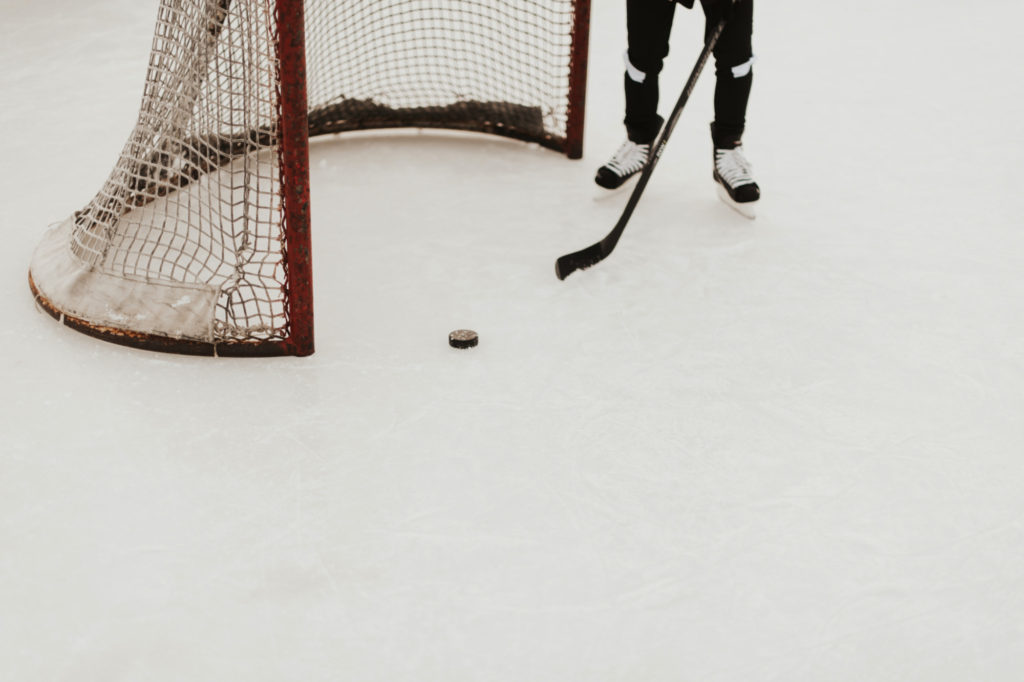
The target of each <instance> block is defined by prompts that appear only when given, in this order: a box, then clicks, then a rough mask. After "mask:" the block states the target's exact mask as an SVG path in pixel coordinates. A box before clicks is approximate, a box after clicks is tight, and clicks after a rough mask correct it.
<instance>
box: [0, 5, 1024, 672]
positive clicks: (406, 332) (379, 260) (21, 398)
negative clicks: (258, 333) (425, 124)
mask: <svg viewBox="0 0 1024 682" xmlns="http://www.w3.org/2000/svg"><path fill="white" fill-rule="evenodd" d="M0 13H2V16H3V19H4V21H3V22H0V95H2V97H0V101H2V103H3V106H2V107H0V122H2V124H3V130H4V131H5V132H6V136H5V144H4V158H5V163H3V164H2V165H0V169H2V170H0V173H2V182H0V192H2V194H3V201H2V206H3V212H2V221H3V225H4V228H5V229H4V234H5V236H6V238H7V245H6V248H4V249H3V250H2V252H0V263H2V266H3V267H2V269H0V274H2V277H3V279H2V284H3V291H4V292H5V295H4V296H2V297H0V306H2V312H0V314H2V316H3V319H5V320H7V326H6V327H5V328H4V329H3V330H2V331H0V343H2V349H0V351H2V352H0V355H2V358H3V360H2V363H3V368H4V370H3V380H4V383H3V407H4V409H3V410H2V412H0V438H2V441H0V451H2V455H0V679H2V680H18V681H19V682H35V681H37V680H38V681H42V680H46V681H47V682H50V681H68V682H71V681H74V682H81V681H87V682H92V681H97V682H98V681H100V680H102V681H104V682H109V681H111V680H125V681H129V680H130V681H132V682H136V681H138V680H147V681H153V682H172V681H173V682H180V681H181V680H189V681H190V682H198V681H203V682H207V681H208V682H214V681H216V682H222V681H224V680H247V681H248V682H269V681H278V680H281V681H288V682H292V681H296V680H302V681H303V682H319V681H327V680H332V681H333V680H360V681H361V682H369V681H373V680H380V681H382V682H383V681H387V682H401V681H405V680H408V681H413V680H416V681H420V680H444V681H445V682H461V681H470V680H472V681H480V680H487V681H492V682H522V681H524V680H530V681H531V682H543V681H549V680H550V681H552V682H554V681H558V682H564V681H566V680H573V681H575V680H589V681H601V682H606V681H607V682H612V681H619V680H629V681H630V682H633V681H635V680H646V681H654V682H662V681H664V682H678V681H680V680H702V681H730V682H731V681H733V680H735V681H737V682H739V681H743V682H751V681H754V680H786V681H787V682H789V681H793V680H807V681H815V682H820V681H822V680H827V681H829V682H834V681H846V680H849V681H851V682H853V681H856V682H863V681H865V680H871V681H872V682H879V681H883V680H894V681H895V680H898V681H900V682H907V681H910V680H921V681H927V682H945V681H949V682H954V681H955V682H962V681H963V680H986V681H1000V682H1002V681H1007V682H1008V681H1011V680H1018V679H1020V670H1021V669H1024V618H1022V616H1021V614H1022V613H1024V422H1022V419H1021V415H1022V412H1024V283H1022V282H1024V278H1022V276H1021V273H1022V271H1024V236H1022V223H1021V218H1020V216H1021V215H1024V210H1022V209H1024V205H1022V204H1024V199H1022V193H1021V191H1020V188H1019V184H1020V180H1019V178H1020V159H1021V158H1022V156H1024V132H1022V131H1024V127H1022V126H1021V123H1020V120H1021V119H1020V112H1021V109H1022V104H1024V88H1022V81H1021V79H1020V77H1019V71H1020V68H1019V65H1020V64H1021V63H1022V61H1024V48H1022V47H1021V43H1020V41H1019V37H1020V36H1019V31H1020V25H1021V22H1022V21H1024V6H1022V5H1020V3H1016V2H1010V1H1008V0H988V1H986V2H984V3H973V4H971V3H963V2H953V1H952V0H932V1H930V2H924V1H923V0H916V1H915V0H912V1H911V2H904V3H893V2H889V1H884V2H883V1H882V0H868V1H867V2H860V3H839V2H829V3H825V2H815V1H812V0H785V1H780V2H775V3H761V4H760V5H759V7H758V16H757V21H756V32H757V35H756V51H757V54H758V62H757V66H756V80H755V86H754V87H755V90H754V94H753V98H752V104H751V111H750V125H749V130H748V134H747V138H746V147H747V152H748V156H749V157H750V158H751V160H752V161H753V162H754V164H755V170H756V172H757V174H758V179H759V180H760V182H761V185H762V188H763V192H764V199H763V201H762V205H761V207H760V210H759V213H760V216H759V218H758V220H757V221H755V222H749V221H747V220H745V219H744V218H742V217H740V216H739V215H737V214H736V213H734V212H733V211H731V210H729V209H728V208H727V207H725V206H724V205H722V204H721V203H720V202H719V201H718V199H717V198H716V197H715V192H714V188H713V185H712V183H711V179H710V176H711V169H710V149H709V142H708V133H707V122H708V120H709V119H710V114H711V85H712V80H711V78H710V77H709V74H706V75H705V78H704V79H703V80H702V82H701V84H700V85H699V86H698V90H697V92H696V93H695V95H694V97H693V99H692V100H691V104H690V105H689V106H688V108H687V110H686V112H685V113H684V115H683V118H682V119H681V121H680V123H679V126H678V128H677V129H676V132H675V134H674V136H673V138H672V141H671V143H670V144H669V146H668V148H667V150H666V153H665V157H664V158H663V160H662V162H661V163H660V164H659V166H658V169H657V172H656V173H655V176H654V177H653V179H652V181H651V184H650V185H649V187H648V189H647V192H646V194H645V196H644V198H643V201H642V202H641V204H640V206H639V207H638V209H637V211H636V213H635V214H634V216H633V219H632V221H631V224H630V226H629V227H628V229H627V230H626V233H625V235H624V236H623V239H622V241H621V242H620V244H619V246H618V248H617V249H616V251H615V253H614V254H613V255H612V256H611V257H610V258H608V259H607V260H606V261H604V262H603V263H601V264H600V265H599V266H597V267H595V268H593V269H591V270H588V271H585V272H581V273H577V274H574V275H573V276H572V277H570V278H569V279H568V280H566V281H565V282H560V281H558V280H557V279H556V278H555V275H554V268H553V266H554V260H555V258H556V257H557V256H559V255H561V254H563V253H566V252H569V251H573V250H576V249H579V248H582V247H584V246H586V245H588V244H590V243H593V242H594V241H596V240H597V239H598V238H600V237H601V236H603V235H604V234H605V233H606V232H607V231H608V230H609V229H610V228H611V226H612V225H613V224H614V222H615V220H616V218H617V217H618V215H619V212H620V211H621V208H622V205H623V203H624V202H625V200H626V195H624V194H620V195H618V196H617V197H616V198H606V199H604V200H601V201H595V200H594V192H595V188H594V185H593V183H592V181H591V177H592V173H593V170H594V168H595V167H596V165H598V164H599V163H600V162H602V161H603V160H604V158H605V157H606V156H607V155H609V154H611V153H612V152H613V151H614V149H615V148H616V147H617V146H618V144H619V142H620V141H621V135H622V132H621V126H620V119H621V116H622V113H621V106H622V102H621V94H620V87H621V68H622V66H621V61H620V59H621V57H620V55H621V51H622V47H623V42H624V28H623V24H624V20H623V10H622V5H621V3H619V2H615V1H614V0H595V6H594V9H593V22H594V23H593V27H592V35H591V47H592V52H591V62H590V68H591V72H590V85H589V101H588V119H587V138H586V157H585V159H584V160H582V161H580V162H570V161H567V160H565V159H563V158H560V157H559V156H557V155H556V154H553V153H551V152H548V151H544V150H540V149H538V148H536V147H531V146H528V145H524V144H519V143H515V142H510V141H506V140H500V139H492V138H488V137H481V136H468V135H447V134H436V133H422V134H420V133H415V132H412V133H392V134H379V133H374V134H358V135H348V136H341V137H336V138H330V139H325V140H319V141H317V142H315V144H314V145H313V149H312V162H313V177H312V192H313V202H314V203H313V218H314V246H315V254H316V256H315V258H316V260H315V263H314V273H315V277H316V281H315V296H316V306H317V344H318V349H317V353H316V355H314V356H312V357H311V358H308V359H301V360H300V359H292V358H288V359H275V360H210V359H196V358H185V357H176V356H165V355H157V354H150V353H146V352H142V351H135V350H129V349H124V348H120V347H117V346H113V345H109V344H105V343H102V342H98V341H95V340H92V339H90V338H88V337H85V336H83V335H80V334H77V333H74V332H72V331H70V330H67V329H63V328H61V327H59V326H58V325H56V324H55V323H54V321H53V320H52V319H50V318H49V317H47V316H45V315H44V314H42V313H40V312H39V311H37V310H36V309H35V308H34V306H33V304H32V301H31V298H30V296H29V293H28V287H27V282H26V272H27V267H28V263H29V261H30V258H31V254H32V251H33V249H34V248H35V245H36V244H37V243H38V241H39V240H40V238H41V237H42V234H43V232H44V231H45V229H46V227H47V226H48V225H49V224H52V223H55V222H58V221H60V220H62V219H64V218H65V217H67V216H68V215H70V214H71V212H73V211H74V210H76V209H78V208H80V207H81V206H82V205H84V204H85V203H86V202H87V201H88V200H89V199H90V198H91V195H92V193H94V192H95V191H96V190H97V189H98V188H99V186H100V185H101V184H102V182H103V180H104V178H105V177H106V174H107V172H108V171H109V169H110V167H111V165H112V164H113V162H114V161H115V159H116V157H117V154H118V152H119V151H120V149H121V146H122V144H123V142H124V139H125V138H126V136H127V134H128V132H129V131H130V128H131V126H132V124H133V123H134V116H135V113H136V110H137V105H138V101H139V98H140V95H141V86H142V81H143V77H144V74H145V68H146V60H147V55H148V50H149V45H150V35H151V25H152V22H153V18H154V17H155V3H151V2H139V0H107V1H106V2H103V3H83V2H72V1H71V0H49V1H48V2H39V1H38V0H34V1H29V0H2V1H0ZM700 24H701V21H700V20H699V13H694V12H690V13H685V12H684V11H683V10H680V14H679V16H678V18H677V28H676V34H675V36H674V38H673V52H672V55H671V57H670V63H669V66H668V67H667V69H666V72H665V75H664V80H663V83H664V84H665V86H664V90H665V92H666V93H672V94H671V95H667V97H671V98H674V96H675V90H676V87H675V86H673V85H672V84H673V83H679V84H681V83H682V82H683V80H684V79H685V77H686V74H687V73H688V72H689V69H690V67H691V66H692V62H693V60H694V58H695V57H696V54H697V51H698V49H699V45H698V41H699V39H700V32H701V26H700ZM460 327H469V328H472V329H474V330H476V331H477V332H479V334H480V346H479V347H478V348H475V349H473V350H471V351H456V350H452V349H451V348H449V346H448V344H447V334H448V332H449V331H451V330H452V329H456V328H460Z"/></svg>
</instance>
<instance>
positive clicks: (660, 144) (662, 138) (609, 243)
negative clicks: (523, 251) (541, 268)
mask: <svg viewBox="0 0 1024 682" xmlns="http://www.w3.org/2000/svg"><path fill="white" fill-rule="evenodd" d="M725 24H726V19H724V18H723V19H722V20H720V21H719V22H718V25H717V26H716V27H715V29H714V31H712V32H711V35H710V36H709V37H708V39H707V40H706V41H705V43H704V49H703V50H701V53H700V57H698V59H697V63H696V64H695V65H694V67H693V71H691V72H690V77H689V79H688V80H687V81H686V86H685V87H684V88H683V92H682V93H681V94H680V95H679V99H678V101H676V105H675V107H673V109H672V113H671V114H670V115H669V117H668V120H667V121H666V122H665V125H664V126H662V129H661V133H660V134H659V135H658V138H657V139H656V140H655V142H654V148H653V153H652V154H651V156H650V158H649V159H648V160H647V164H646V165H645V166H644V169H643V171H642V172H641V173H640V179H639V180H638V181H637V183H636V187H634V188H633V193H632V194H630V195H629V201H627V202H626V208H625V209H624V210H623V211H622V216H621V217H620V218H619V221H618V222H617V223H615V227H613V228H612V231H611V232H609V233H608V234H607V235H606V236H605V238H604V239H602V240H601V241H599V242H597V243H596V244H593V245H591V246H588V247H587V248H585V249H582V250H580V251H575V252H573V253H568V254H566V255H564V256H562V257H561V258H559V259H558V260H557V261H555V274H556V275H557V276H558V279H565V278H566V277H568V276H569V275H571V274H572V273H574V272H575V271H577V270H582V269H585V268H589V267H590V266H592V265H597V264H598V263H600V262H601V261H602V260H604V259H605V258H607V257H608V256H609V255H610V254H611V252H612V250H613V249H614V248H615V245H616V244H617V243H618V242H619V237H621V236H622V232H623V231H624V230H625V229H626V224H627V223H628V222H629V219H630V217H631V216H632V215H633V210H634V209H636V205H637V204H638V203H639V202H640V196H641V195H642V194H643V193H644V189H645V188H646V187H647V183H648V182H649V181H650V179H651V174H652V173H654V167H655V166H657V165H658V160H659V159H661V154H662V152H663V151H664V149H665V144H666V143H667V142H668V138H669V136H670V135H671V134H672V129H673V128H675V127H676V122H677V121H678V120H679V116H680V115H681V114H682V113H683V107H684V106H686V102H687V101H688V100H689V99H690V95H691V94H692V93H693V89H694V87H695V86H696V85H697V79H698V78H699V77H700V74H701V72H702V71H703V70H704V65H705V64H707V61H708V58H709V57H710V56H711V53H712V51H713V50H714V49H715V45H716V44H718V38H719V37H720V36H721V35H722V31H723V30H724V29H725Z"/></svg>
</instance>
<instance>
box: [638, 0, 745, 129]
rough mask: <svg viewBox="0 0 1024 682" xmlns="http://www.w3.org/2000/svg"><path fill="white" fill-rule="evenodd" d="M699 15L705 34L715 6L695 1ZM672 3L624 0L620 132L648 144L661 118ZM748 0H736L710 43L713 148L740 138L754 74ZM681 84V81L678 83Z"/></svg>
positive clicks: (716, 11)
mask: <svg viewBox="0 0 1024 682" xmlns="http://www.w3.org/2000/svg"><path fill="white" fill-rule="evenodd" d="M701 4H702V5H703V6H704V14H705V36H707V35H709V34H710V33H711V31H712V30H713V29H714V27H715V26H717V25H718V20H719V18H720V14H719V12H720V7H721V5H720V4H719V3H717V2H715V1H714V0H701ZM675 7H676V3H675V2H669V1H668V0H626V28H627V33H628V40H629V49H628V51H627V53H626V58H627V64H626V76H625V86H626V120H625V124H626V131H627V133H628V134H629V139H631V140H633V141H634V142H639V143H649V142H651V141H652V140H653V139H654V138H655V136H657V134H658V130H659V129H660V128H661V124H662V123H663V120H664V119H662V118H661V116H659V115H658V74H659V73H660V72H661V69H662V66H663V65H664V60H665V57H667V56H668V47H669V35H670V34H671V32H672V19H673V16H674V14H675ZM753 17H754V0H739V1H738V2H737V3H736V5H735V7H734V8H733V13H732V17H731V18H730V19H729V23H727V24H726V27H725V30H724V31H723V32H722V35H721V37H720V38H719V39H718V44H717V45H716V46H715V50H714V56H715V75H716V79H717V80H716V84H715V121H714V125H713V126H712V131H713V135H714V138H715V146H716V147H731V146H735V145H736V144H737V143H738V142H739V141H740V138H741V137H742V136H743V128H744V126H745V124H746V115H747V101H748V99H749V98H750V85H751V83H752V82H753V78H754V74H753V71H752V69H751V65H752V63H753V52H752V48H751V34H752V33H753ZM680 87H681V84H680Z"/></svg>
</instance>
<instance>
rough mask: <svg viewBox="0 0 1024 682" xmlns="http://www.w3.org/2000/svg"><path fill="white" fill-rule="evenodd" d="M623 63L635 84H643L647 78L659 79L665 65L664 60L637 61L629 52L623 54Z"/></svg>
mask: <svg viewBox="0 0 1024 682" xmlns="http://www.w3.org/2000/svg"><path fill="white" fill-rule="evenodd" d="M622 61H623V62H625V64H626V75H627V76H628V77H629V79H630V80H631V81H633V82H634V83H643V82H644V81H645V80H647V76H654V77H657V75H658V73H659V72H661V67H662V66H663V65H664V60H663V59H637V58H636V57H635V56H634V57H631V56H630V54H629V50H626V51H625V52H624V53H623V54H622Z"/></svg>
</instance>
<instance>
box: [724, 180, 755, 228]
mask: <svg viewBox="0 0 1024 682" xmlns="http://www.w3.org/2000/svg"><path fill="white" fill-rule="evenodd" d="M715 189H716V190H717V191H718V198H719V199H721V200H722V202H723V203H724V204H725V205H727V206H728V207H729V208H731V209H732V210H734V211H736V212H737V213H739V214H740V215H741V216H743V217H744V218H749V219H750V220H753V219H755V218H757V202H756V201H748V202H746V203H744V204H741V203H738V202H736V201H733V199H732V197H731V196H729V192H728V190H726V189H725V187H723V186H722V185H721V184H720V183H717V182H716V183H715Z"/></svg>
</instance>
